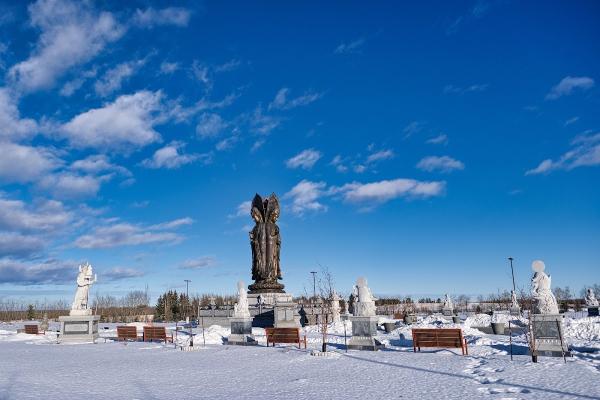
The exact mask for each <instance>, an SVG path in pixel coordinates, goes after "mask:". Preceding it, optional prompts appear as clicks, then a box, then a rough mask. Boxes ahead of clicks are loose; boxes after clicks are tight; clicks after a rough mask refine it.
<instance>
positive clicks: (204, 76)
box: [191, 60, 213, 91]
mask: <svg viewBox="0 0 600 400" xmlns="http://www.w3.org/2000/svg"><path fill="white" fill-rule="evenodd" d="M191 71H192V75H193V76H194V78H196V80H198V81H199V82H202V83H203V84H204V87H205V88H206V90H207V91H210V90H211V89H212V86H213V81H212V76H211V75H212V74H211V71H210V68H209V67H208V65H205V64H203V63H201V62H199V61H198V60H195V61H194V62H193V63H192V70H191Z"/></svg>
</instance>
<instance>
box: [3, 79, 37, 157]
mask: <svg viewBox="0 0 600 400" xmlns="http://www.w3.org/2000/svg"><path fill="white" fill-rule="evenodd" d="M15 98H16V96H15V95H13V94H11V93H10V92H9V90H8V89H6V88H0V139H1V138H9V139H13V140H14V139H17V140H19V139H24V138H29V137H30V136H32V135H33V134H34V133H35V131H36V130H37V123H36V122H35V121H34V120H32V119H29V118H24V119H21V116H20V113H19V109H18V107H17V103H16V100H15ZM0 162H1V161H0Z"/></svg>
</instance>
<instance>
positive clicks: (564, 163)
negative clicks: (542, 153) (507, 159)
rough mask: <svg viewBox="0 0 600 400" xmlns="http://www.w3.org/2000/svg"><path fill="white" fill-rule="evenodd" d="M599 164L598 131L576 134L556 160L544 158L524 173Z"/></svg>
mask: <svg viewBox="0 0 600 400" xmlns="http://www.w3.org/2000/svg"><path fill="white" fill-rule="evenodd" d="M596 165H600V132H599V133H595V134H584V135H580V136H577V137H576V138H575V139H573V140H572V141H571V149H570V150H569V151H567V152H566V153H565V154H563V155H562V156H561V157H560V158H559V159H558V160H556V161H553V160H551V159H546V160H544V161H542V162H541V163H540V164H539V165H538V166H537V167H535V168H533V169H530V170H529V171H527V172H525V175H537V174H545V173H549V172H551V171H554V170H567V171H570V170H572V169H574V168H578V167H592V166H596Z"/></svg>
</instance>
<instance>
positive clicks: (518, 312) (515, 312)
mask: <svg viewBox="0 0 600 400" xmlns="http://www.w3.org/2000/svg"><path fill="white" fill-rule="evenodd" d="M510 315H513V316H519V315H521V308H520V307H511V308H510Z"/></svg>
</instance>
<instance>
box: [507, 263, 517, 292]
mask: <svg viewBox="0 0 600 400" xmlns="http://www.w3.org/2000/svg"><path fill="white" fill-rule="evenodd" d="M508 260H509V261H510V272H511V273H512V281H513V292H515V293H517V288H516V286H515V270H514V268H513V260H514V258H512V257H508Z"/></svg>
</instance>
